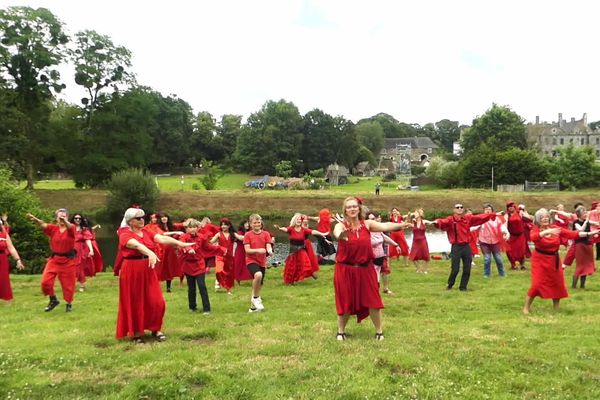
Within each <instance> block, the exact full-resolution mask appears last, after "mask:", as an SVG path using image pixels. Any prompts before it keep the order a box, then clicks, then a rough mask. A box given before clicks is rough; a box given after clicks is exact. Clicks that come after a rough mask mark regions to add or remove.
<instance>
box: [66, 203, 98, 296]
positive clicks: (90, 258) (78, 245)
mask: <svg viewBox="0 0 600 400" xmlns="http://www.w3.org/2000/svg"><path fill="white" fill-rule="evenodd" d="M69 222H70V223H71V224H73V225H75V227H76V231H75V252H76V253H77V256H76V259H75V260H76V263H77V282H79V291H80V292H83V291H84V290H85V282H86V277H88V276H89V277H92V276H96V266H95V264H94V255H95V254H94V247H93V246H92V238H93V237H94V235H93V234H92V230H91V228H90V226H89V225H87V220H86V219H84V218H83V216H82V215H81V214H75V215H73V216H72V217H71V220H70V221H69Z"/></svg>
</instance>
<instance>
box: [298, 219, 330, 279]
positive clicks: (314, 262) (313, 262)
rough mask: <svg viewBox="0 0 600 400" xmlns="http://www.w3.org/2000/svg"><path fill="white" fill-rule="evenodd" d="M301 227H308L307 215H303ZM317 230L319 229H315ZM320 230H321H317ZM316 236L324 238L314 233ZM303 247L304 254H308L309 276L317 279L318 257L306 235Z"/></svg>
mask: <svg viewBox="0 0 600 400" xmlns="http://www.w3.org/2000/svg"><path fill="white" fill-rule="evenodd" d="M302 228H304V229H310V228H309V227H308V217H307V216H306V215H305V216H304V220H303V221H302ZM317 231H319V230H318V229H317ZM319 232H321V231H319ZM316 236H317V237H318V238H321V239H325V237H324V236H322V235H316ZM304 247H305V248H306V254H308V259H309V260H310V274H309V275H310V276H311V277H312V278H313V279H317V278H318V276H317V272H319V258H318V257H317V253H315V249H314V248H313V245H312V242H311V240H310V239H309V238H308V237H307V238H306V240H304Z"/></svg>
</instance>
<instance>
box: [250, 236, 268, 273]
mask: <svg viewBox="0 0 600 400" xmlns="http://www.w3.org/2000/svg"><path fill="white" fill-rule="evenodd" d="M267 243H271V235H270V234H269V232H267V231H264V230H261V231H260V232H259V233H256V232H254V231H252V230H250V231H248V232H246V234H245V235H244V246H245V245H247V244H249V245H250V248H251V249H266V248H267ZM250 264H258V265H259V266H261V267H265V266H266V265H267V255H266V254H258V253H255V254H248V253H246V265H250Z"/></svg>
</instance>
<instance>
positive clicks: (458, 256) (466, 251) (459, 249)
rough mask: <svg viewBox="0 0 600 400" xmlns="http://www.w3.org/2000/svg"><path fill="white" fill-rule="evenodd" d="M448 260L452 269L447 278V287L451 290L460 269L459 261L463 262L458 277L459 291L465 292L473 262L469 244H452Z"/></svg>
mask: <svg viewBox="0 0 600 400" xmlns="http://www.w3.org/2000/svg"><path fill="white" fill-rule="evenodd" d="M450 259H451V260H452V269H451V271H450V276H449V277H448V287H449V288H451V287H452V286H454V282H456V277H457V276H458V271H459V269H460V261H461V260H462V262H463V272H462V276H461V277H460V286H459V288H460V289H461V290H466V289H467V285H468V284H469V279H470V278H471V263H472V262H473V255H472V253H471V247H470V246H469V243H464V244H453V245H452V247H451V252H450Z"/></svg>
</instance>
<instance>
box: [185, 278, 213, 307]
mask: <svg viewBox="0 0 600 400" xmlns="http://www.w3.org/2000/svg"><path fill="white" fill-rule="evenodd" d="M204 277H205V275H204V274H200V275H196V276H191V275H187V274H186V275H185V280H186V281H187V285H188V303H189V306H190V310H195V309H196V308H197V307H198V305H197V304H196V285H198V291H199V292H200V297H201V298H202V309H203V311H204V312H210V300H209V299H208V290H207V289H206V282H205V279H204Z"/></svg>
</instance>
